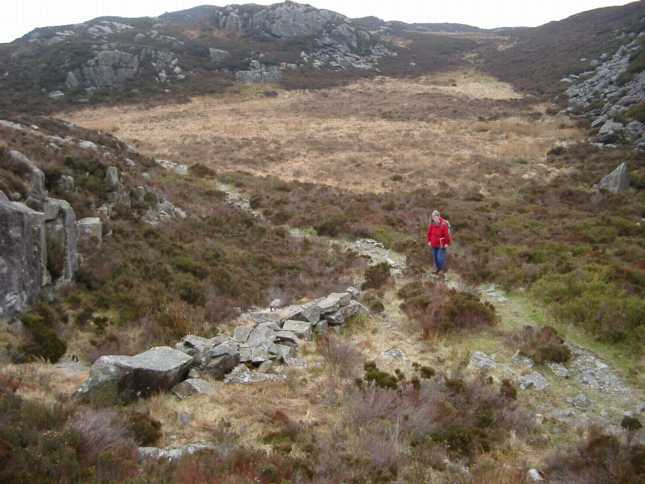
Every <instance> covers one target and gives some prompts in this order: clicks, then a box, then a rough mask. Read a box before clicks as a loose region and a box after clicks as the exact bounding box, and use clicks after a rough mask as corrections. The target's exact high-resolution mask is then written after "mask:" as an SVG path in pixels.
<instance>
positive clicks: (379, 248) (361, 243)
mask: <svg viewBox="0 0 645 484" xmlns="http://www.w3.org/2000/svg"><path fill="white" fill-rule="evenodd" d="M216 188H217V189H218V190H219V191H221V192H223V193H225V194H226V198H227V202H228V204H229V205H231V206H233V207H237V208H239V209H240V210H242V211H244V212H246V213H248V214H250V215H252V216H253V217H255V218H257V219H259V220H264V221H266V219H265V217H264V215H263V214H262V212H260V211H259V210H255V209H253V208H252V207H251V203H250V201H249V199H248V197H246V196H245V195H244V194H243V193H242V192H241V191H240V190H239V189H238V188H237V187H235V186H233V185H230V184H226V183H221V182H217V184H216ZM289 234H290V235H291V236H292V237H295V238H310V239H316V240H319V241H322V242H325V243H329V244H334V245H337V246H340V247H342V248H343V249H344V250H351V251H354V252H356V253H357V254H358V255H359V256H360V257H365V258H366V259H368V260H369V263H370V265H377V264H380V263H382V262H385V263H387V264H388V265H389V266H390V267H391V270H392V273H393V275H395V276H400V275H402V273H403V271H404V270H405V268H406V257H405V256H404V255H403V254H399V253H398V252H395V251H393V250H389V249H386V248H385V247H384V246H383V244H381V243H380V242H378V241H376V240H372V239H360V240H354V241H350V240H343V239H333V238H330V237H321V236H318V235H312V234H309V233H306V232H305V231H303V230H302V229H299V228H294V227H291V228H289Z"/></svg>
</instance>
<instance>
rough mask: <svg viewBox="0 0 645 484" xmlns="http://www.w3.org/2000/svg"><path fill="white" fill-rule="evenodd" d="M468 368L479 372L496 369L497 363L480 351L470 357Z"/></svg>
mask: <svg viewBox="0 0 645 484" xmlns="http://www.w3.org/2000/svg"><path fill="white" fill-rule="evenodd" d="M468 366H471V367H473V368H479V369H480V370H483V369H493V368H497V363H496V362H495V360H494V359H493V358H491V357H490V356H488V355H487V354H485V353H482V352H480V351H475V352H474V353H473V355H472V356H471V357H470V363H468Z"/></svg>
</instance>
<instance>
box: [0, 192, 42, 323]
mask: <svg viewBox="0 0 645 484" xmlns="http://www.w3.org/2000/svg"><path fill="white" fill-rule="evenodd" d="M46 264H47V254H46V243H45V216H44V214H43V213H40V212H36V211H34V210H32V209H30V208H29V207H27V206H26V205H24V204H22V203H15V202H10V201H9V200H8V199H7V197H6V196H5V195H4V194H3V193H2V192H0V317H4V316H11V315H13V314H16V313H18V312H21V311H24V310H25V309H26V308H27V306H28V305H29V304H30V303H31V302H33V300H34V299H35V298H36V297H37V296H38V295H39V294H40V292H41V290H42V288H43V286H44V285H45V284H46V282H47V268H46Z"/></svg>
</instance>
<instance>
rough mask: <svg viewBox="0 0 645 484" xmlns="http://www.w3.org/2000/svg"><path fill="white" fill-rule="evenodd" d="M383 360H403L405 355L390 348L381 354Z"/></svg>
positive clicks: (396, 349) (398, 350)
mask: <svg viewBox="0 0 645 484" xmlns="http://www.w3.org/2000/svg"><path fill="white" fill-rule="evenodd" d="M383 357H384V358H389V359H392V360H404V359H405V353H404V352H403V351H401V350H400V349H398V348H392V349H389V350H387V351H384V352H383Z"/></svg>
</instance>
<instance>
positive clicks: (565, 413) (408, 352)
mask: <svg viewBox="0 0 645 484" xmlns="http://www.w3.org/2000/svg"><path fill="white" fill-rule="evenodd" d="M217 188H218V189H219V190H220V191H222V192H224V193H226V196H227V198H228V202H229V203H230V204H231V205H233V206H235V207H238V208H239V209H241V210H244V211H245V212H247V213H249V214H251V215H253V216H254V217H257V218H258V219H262V220H265V219H264V217H263V215H262V213H261V212H259V211H257V210H254V209H252V208H251V206H250V203H249V201H248V199H247V198H246V197H245V195H244V194H243V193H242V192H241V191H240V190H238V189H237V188H235V187H233V186H231V185H226V184H223V183H218V185H217ZM289 232H290V234H291V236H293V237H297V238H303V237H309V238H314V239H316V240H319V241H324V242H327V243H331V244H335V245H340V246H341V247H343V248H344V249H346V250H353V251H355V252H356V253H358V254H359V255H360V256H362V257H365V258H367V259H369V261H370V264H379V263H381V262H386V263H388V264H389V265H390V266H391V267H392V272H393V274H394V275H395V276H402V274H403V271H404V269H405V267H406V258H405V256H404V255H402V254H399V253H397V252H395V251H392V250H388V249H386V248H385V247H383V245H382V244H380V243H379V242H377V241H374V240H365V239H363V240H357V241H348V240H342V239H331V238H328V237H319V236H316V235H311V234H308V233H306V232H304V231H302V230H301V229H297V228H291V229H289ZM426 277H428V278H431V277H432V276H430V275H429V274H428V275H427V276H426ZM396 279H397V285H399V284H401V283H402V282H403V279H402V277H396ZM445 282H446V284H447V285H448V286H449V287H451V288H455V289H459V290H467V291H472V292H475V293H477V294H479V295H480V296H481V297H482V299H484V300H486V301H488V302H490V303H491V304H493V305H494V306H495V308H496V310H497V312H498V313H499V314H500V317H501V318H502V319H503V320H504V321H505V323H511V322H512V324H513V325H514V326H517V327H519V326H521V325H523V324H533V325H539V324H540V323H539V322H535V321H534V317H533V316H532V315H531V314H530V311H528V310H526V309H525V308H523V307H521V305H519V304H518V303H517V302H516V301H514V300H513V298H512V297H510V296H509V295H507V294H506V293H504V292H503V291H501V290H500V289H498V288H497V287H496V286H495V285H492V284H486V285H481V286H479V287H476V288H473V287H468V286H467V285H466V284H464V282H463V281H462V280H461V279H460V278H459V276H458V275H457V274H454V273H451V274H449V275H448V277H447V279H446V281H445ZM395 292H396V291H394V293H395ZM390 299H391V300H390V301H389V303H388V301H386V308H387V309H386V311H385V312H384V313H383V314H381V315H378V316H375V319H376V321H377V324H378V331H375V332H373V333H372V334H370V335H369V337H367V336H366V337H365V338H361V336H360V335H359V336H355V337H354V338H355V339H357V340H358V341H359V342H361V343H362V344H363V345H365V346H366V347H369V348H370V350H369V353H370V357H374V358H376V360H377V362H378V363H379V364H382V365H383V366H384V367H386V368H388V367H390V368H392V369H393V368H395V367H398V368H401V369H405V368H406V367H408V366H410V365H411V364H412V362H418V363H426V362H428V361H429V351H428V348H427V343H426V342H424V341H420V340H419V339H418V338H413V337H411V336H410V335H409V334H408V333H406V331H404V330H403V328H402V327H401V321H402V320H404V319H405V318H404V317H403V315H402V314H401V311H400V309H399V308H398V301H397V300H395V299H396V297H395V296H393V295H390ZM368 339H369V343H368ZM363 340H364V341H363ZM499 345H500V349H503V348H504V343H503V341H500V342H499ZM569 346H570V349H571V351H572V354H573V358H572V360H571V361H570V362H569V363H568V365H567V366H566V367H565V366H562V365H551V366H547V367H540V368H534V365H533V362H532V361H531V360H528V359H526V358H518V357H517V355H515V357H514V358H512V357H510V355H506V357H505V356H502V355H496V354H493V355H486V354H484V353H480V352H476V353H475V354H474V355H475V356H474V358H472V359H471V366H473V360H475V362H474V364H475V366H477V365H482V366H483V367H487V368H488V369H489V370H491V371H492V372H493V373H497V374H499V375H500V377H505V378H512V379H514V380H515V381H518V382H520V383H521V382H522V381H528V382H529V383H527V385H528V388H527V390H526V391H528V392H531V393H532V395H533V397H534V398H533V400H535V408H536V412H539V415H542V416H544V417H546V418H548V419H551V420H552V421H554V422H558V423H560V424H563V425H565V426H566V427H569V426H572V425H573V426H586V425H588V424H589V423H591V422H593V423H598V424H601V425H603V426H604V427H607V428H609V429H610V430H613V431H615V432H616V433H620V432H621V429H620V427H619V426H618V424H619V423H620V418H621V417H622V415H623V414H626V413H632V414H639V413H642V412H644V411H645V397H644V396H643V392H642V391H640V390H639V389H636V388H632V387H630V386H629V385H628V384H627V383H626V382H625V381H624V380H623V379H622V378H621V377H620V376H619V374H618V372H617V371H616V370H615V369H613V368H612V366H611V365H610V364H609V363H607V362H606V361H604V360H603V359H602V358H600V357H598V356H597V355H595V354H593V353H592V352H591V351H589V350H588V349H586V348H583V347H582V346H579V345H576V344H573V343H569ZM478 358H479V360H478ZM536 375H537V376H536ZM533 380H537V381H538V382H540V383H542V382H544V384H545V385H546V387H545V388H544V389H540V390H538V389H536V387H535V386H534V385H531V382H532V381H533ZM538 386H539V384H538Z"/></svg>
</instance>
